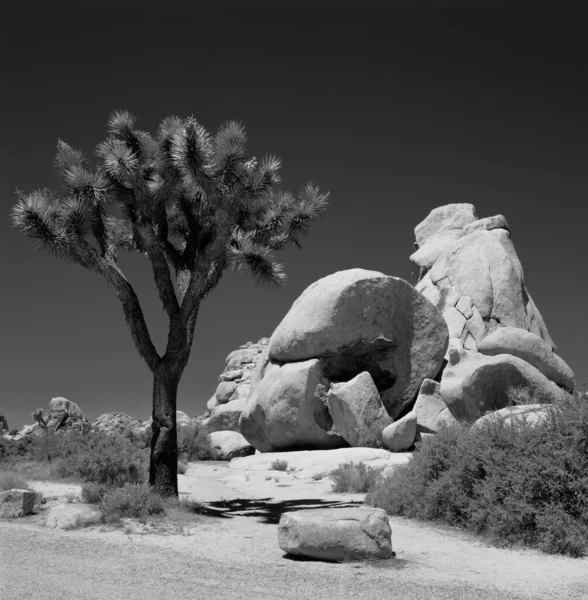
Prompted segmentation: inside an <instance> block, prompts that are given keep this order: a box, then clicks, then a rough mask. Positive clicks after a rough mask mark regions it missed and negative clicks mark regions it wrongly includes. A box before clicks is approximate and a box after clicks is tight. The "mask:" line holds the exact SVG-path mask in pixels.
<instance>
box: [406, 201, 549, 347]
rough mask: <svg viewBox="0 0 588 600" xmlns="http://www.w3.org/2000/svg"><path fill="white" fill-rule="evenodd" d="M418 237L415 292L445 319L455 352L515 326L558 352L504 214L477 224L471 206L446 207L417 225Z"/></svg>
mask: <svg viewBox="0 0 588 600" xmlns="http://www.w3.org/2000/svg"><path fill="white" fill-rule="evenodd" d="M415 238H416V243H415V246H416V248H417V249H416V252H414V254H413V255H412V256H411V257H410V259H411V261H412V262H413V263H415V264H416V265H417V266H418V267H419V268H420V275H419V282H418V283H417V285H416V289H417V290H418V291H419V292H421V293H422V294H423V296H425V297H426V298H427V299H429V300H430V301H431V302H432V303H433V304H434V305H435V306H436V307H437V308H438V309H439V311H440V312H441V314H442V315H443V317H444V319H445V321H446V322H447V326H448V328H449V335H450V337H451V338H452V342H453V345H452V347H456V346H460V347H463V348H466V349H468V350H477V348H478V344H479V343H480V342H481V341H482V340H483V339H484V338H485V337H486V335H488V334H489V333H492V332H493V331H494V330H495V329H496V328H497V327H515V328H517V329H523V330H525V331H529V332H531V333H534V334H535V335H537V336H539V337H540V338H541V339H542V340H543V341H544V342H545V343H546V344H548V345H549V346H550V347H551V349H552V350H555V346H554V344H553V341H552V339H551V337H550V335H549V332H548V331H547V327H546V326H545V323H544V321H543V317H542V316H541V313H540V312H539V310H538V309H537V307H536V306H535V303H534V302H533V299H532V298H531V296H530V295H529V292H528V291H527V288H526V286H525V282H524V278H523V268H522V266H521V263H520V261H519V258H518V256H517V253H516V251H515V249H514V245H513V243H512V240H511V236H510V229H509V227H508V224H507V222H506V219H505V218H504V217H503V216H502V215H496V216H494V217H487V218H484V219H478V217H477V215H476V211H475V208H474V206H473V205H472V204H448V205H447V206H441V207H439V208H436V209H434V210H432V211H431V213H430V214H429V215H428V216H427V218H426V219H425V220H424V221H422V222H421V223H419V224H418V225H417V226H416V228H415Z"/></svg>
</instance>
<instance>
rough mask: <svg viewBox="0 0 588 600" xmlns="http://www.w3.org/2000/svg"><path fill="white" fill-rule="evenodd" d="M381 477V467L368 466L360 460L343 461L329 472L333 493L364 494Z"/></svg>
mask: <svg viewBox="0 0 588 600" xmlns="http://www.w3.org/2000/svg"><path fill="white" fill-rule="evenodd" d="M381 477H382V469H378V468H376V467H369V466H367V465H365V464H364V463H362V462H360V463H354V462H348V463H343V464H341V465H339V466H338V467H337V468H336V469H333V470H332V471H331V472H330V473H329V478H330V479H331V480H332V490H333V492H335V493H352V494H365V493H366V492H368V491H369V490H370V489H372V488H373V487H374V486H375V485H376V483H377V482H378V481H379V480H380V479H381Z"/></svg>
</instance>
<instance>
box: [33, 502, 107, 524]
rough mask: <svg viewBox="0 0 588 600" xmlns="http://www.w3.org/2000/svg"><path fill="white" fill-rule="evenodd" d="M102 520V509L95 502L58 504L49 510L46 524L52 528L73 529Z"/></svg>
mask: <svg viewBox="0 0 588 600" xmlns="http://www.w3.org/2000/svg"><path fill="white" fill-rule="evenodd" d="M101 520H102V511H101V510H100V509H99V508H98V507H97V506H95V505H94V504H82V503H76V504H58V505H57V506H54V507H53V508H52V509H50V510H49V514H48V515H47V521H46V523H45V525H46V526H47V527H50V528H58V529H72V528H74V527H83V526H86V525H94V524H97V523H100V521H101Z"/></svg>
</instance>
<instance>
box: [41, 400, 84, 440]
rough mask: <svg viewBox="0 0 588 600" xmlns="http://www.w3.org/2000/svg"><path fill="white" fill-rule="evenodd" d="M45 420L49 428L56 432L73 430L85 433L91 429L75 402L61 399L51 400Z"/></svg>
mask: <svg viewBox="0 0 588 600" xmlns="http://www.w3.org/2000/svg"><path fill="white" fill-rule="evenodd" d="M45 420H46V421H47V427H48V428H49V429H53V430H54V431H64V430H71V429H73V430H77V431H84V432H85V431H87V430H89V429H90V427H91V426H90V423H89V422H88V419H86V417H84V413H83V412H82V410H81V408H80V407H79V406H78V405H77V404H76V403H75V402H72V401H71V400H68V399H67V398H61V397H57V398H51V400H50V401H49V407H48V409H47V415H46V417H45Z"/></svg>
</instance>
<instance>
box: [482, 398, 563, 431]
mask: <svg viewBox="0 0 588 600" xmlns="http://www.w3.org/2000/svg"><path fill="white" fill-rule="evenodd" d="M554 410H555V408H554V407H553V406H552V405H551V404H522V405H518V406H507V407H506V408H502V409H500V410H497V411H494V412H491V413H489V414H487V415H484V416H483V417H480V418H479V419H478V420H477V421H475V422H474V423H473V424H472V430H473V431H475V430H477V429H480V428H481V427H484V426H485V425H487V424H488V423H492V422H495V421H502V422H503V423H504V424H505V425H509V426H512V425H516V424H522V423H524V424H526V425H529V426H531V427H532V426H534V425H538V424H539V423H544V422H545V421H547V420H548V419H550V418H551V417H552V415H553V413H554Z"/></svg>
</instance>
